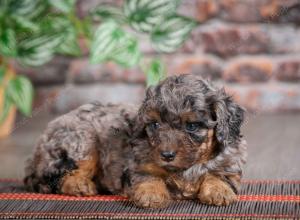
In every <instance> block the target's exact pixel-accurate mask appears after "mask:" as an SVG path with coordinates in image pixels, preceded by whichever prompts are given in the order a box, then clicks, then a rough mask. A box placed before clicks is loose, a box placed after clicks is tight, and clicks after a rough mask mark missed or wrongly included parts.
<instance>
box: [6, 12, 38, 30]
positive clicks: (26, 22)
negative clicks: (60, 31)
mask: <svg viewBox="0 0 300 220" xmlns="http://www.w3.org/2000/svg"><path fill="white" fill-rule="evenodd" d="M11 18H12V19H13V20H14V21H15V23H16V25H17V27H18V28H20V29H26V30H29V31H31V32H38V31H39V30H40V27H39V25H38V23H37V22H33V21H31V20H30V19H28V18H26V17H21V16H18V15H12V16H11ZM20 31H21V30H20Z"/></svg>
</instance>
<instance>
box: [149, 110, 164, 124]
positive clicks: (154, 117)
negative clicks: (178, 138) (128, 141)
mask: <svg viewBox="0 0 300 220" xmlns="http://www.w3.org/2000/svg"><path fill="white" fill-rule="evenodd" d="M146 119H147V121H157V122H161V118H160V113H159V112H157V111H155V110H150V111H148V112H146Z"/></svg>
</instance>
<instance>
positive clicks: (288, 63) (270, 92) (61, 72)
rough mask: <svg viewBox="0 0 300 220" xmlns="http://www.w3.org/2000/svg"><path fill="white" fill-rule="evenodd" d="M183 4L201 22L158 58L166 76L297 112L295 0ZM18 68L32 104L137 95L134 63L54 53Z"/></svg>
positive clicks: (186, 0) (134, 98)
mask: <svg viewBox="0 0 300 220" xmlns="http://www.w3.org/2000/svg"><path fill="white" fill-rule="evenodd" d="M98 2H104V1H103V0H98V1H96V0H89V1H83V0H81V1H80V4H79V5H78V7H79V9H80V11H81V12H83V13H84V12H85V11H87V10H88V8H90V7H93V5H95V4H97V3H98ZM106 2H107V1H106ZM108 2H114V3H116V2H115V1H108ZM120 2H122V1H120V0H118V1H117V3H118V4H120ZM182 2H183V3H182V5H181V7H180V12H181V13H182V14H184V15H188V16H192V17H194V18H195V19H197V20H198V21H201V23H202V24H201V25H200V26H199V27H197V28H196V29H195V30H194V31H193V33H192V35H191V37H190V39H189V40H188V41H187V42H186V43H185V45H184V46H183V47H182V48H181V49H179V50H178V51H177V52H176V53H173V54H169V55H164V56H163V60H164V62H165V63H166V64H167V67H168V74H169V75H172V74H182V73H192V74H195V75H201V76H203V77H205V78H210V79H212V80H214V81H216V83H218V84H224V85H225V88H226V89H227V90H228V92H229V93H231V94H233V96H234V97H235V98H236V99H237V100H238V101H239V102H240V103H241V104H242V105H244V106H245V107H247V108H248V109H249V110H252V111H259V112H278V111H299V110H300V27H299V26H298V25H300V2H299V0H182ZM141 46H142V48H143V51H144V52H145V53H146V54H147V56H148V57H153V56H154V55H155V53H154V51H153V50H152V49H151V46H150V45H149V43H148V42H147V41H145V40H143V45H141ZM19 72H22V73H25V74H27V75H28V76H30V78H31V79H32V81H33V82H34V84H35V86H36V103H35V106H36V107H38V106H45V105H47V106H50V107H51V109H52V110H55V111H57V112H65V111H67V110H69V109H71V108H74V107H76V106H78V105H80V104H82V103H86V102H89V101H92V100H100V101H103V102H109V101H111V102H140V101H141V99H142V98H143V91H144V82H145V76H144V75H143V73H142V72H140V71H139V70H138V69H130V70H129V69H122V68H120V67H118V66H117V65H115V64H113V63H106V64H101V65H100V64H99V65H91V64H89V63H88V59H87V57H83V58H80V59H71V58H66V57H56V58H55V59H54V60H53V61H51V62H50V63H49V64H47V65H45V66H44V67H41V68H38V69H28V68H27V69H24V68H20V69H19Z"/></svg>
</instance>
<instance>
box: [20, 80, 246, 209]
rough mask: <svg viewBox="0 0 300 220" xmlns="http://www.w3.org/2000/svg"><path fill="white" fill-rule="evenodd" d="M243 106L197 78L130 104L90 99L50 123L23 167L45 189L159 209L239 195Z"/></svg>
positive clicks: (34, 186)
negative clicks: (175, 201) (174, 202)
mask: <svg viewBox="0 0 300 220" xmlns="http://www.w3.org/2000/svg"><path fill="white" fill-rule="evenodd" d="M243 118H244V111H243V109H242V108H241V107H239V106H238V105H237V104H236V103H234V102H233V101H232V99H231V98H230V97H229V96H228V95H226V94H225V92H224V90H222V89H221V90H220V89H216V88H215V87H213V86H212V85H211V84H210V83H208V82H206V81H204V80H202V79H201V78H198V77H196V76H193V75H181V76H173V77H169V78H167V79H166V80H164V81H162V82H161V83H160V84H159V85H157V86H155V87H150V88H149V89H148V90H147V93H146V97H145V99H144V101H143V103H142V105H141V106H140V108H139V110H137V109H135V107H133V106H126V107H125V106H115V105H108V106H102V105H101V104H97V103H96V104H88V105H84V106H81V107H79V108H78V109H76V110H74V111H72V112H70V113H68V114H66V115H64V116H61V117H60V118H58V119H56V120H54V121H53V122H51V123H50V124H49V125H48V128H47V129H46V131H45V133H44V134H43V135H42V137H41V139H40V141H39V142H38V145H37V148H36V151H35V154H34V157H33V159H32V160H31V161H30V162H29V166H28V167H27V169H26V177H25V180H24V181H25V184H26V185H27V186H28V187H29V189H31V190H34V191H38V192H43V193H64V194H69V195H95V194H97V193H103V192H109V193H112V194H122V195H127V196H129V198H130V199H131V200H133V201H134V202H135V203H136V204H137V205H138V206H141V207H151V208H160V207H164V206H166V205H167V204H168V203H169V201H170V200H171V199H172V198H198V199H199V200H200V201H201V202H203V203H206V204H212V205H227V204H230V203H231V202H234V201H235V200H236V194H237V192H238V190H239V185H240V178H241V175H242V169H241V166H242V164H243V163H244V162H245V152H246V149H245V144H244V141H243V140H242V137H241V135H240V126H241V124H242V122H243Z"/></svg>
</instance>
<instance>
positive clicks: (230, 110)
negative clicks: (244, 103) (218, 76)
mask: <svg viewBox="0 0 300 220" xmlns="http://www.w3.org/2000/svg"><path fill="white" fill-rule="evenodd" d="M208 102H209V104H210V106H211V109H212V112H213V117H214V119H215V121H216V123H217V125H216V127H215V135H216V138H217V140H218V142H219V143H221V144H222V145H223V146H228V144H231V143H235V142H236V141H238V140H239V138H240V129H241V125H242V123H243V121H244V112H245V110H244V109H243V108H242V107H240V106H239V105H238V104H237V103H235V102H234V101H233V100H232V98H231V97H230V96H228V95H227V94H226V93H225V91H224V89H221V90H217V91H214V92H213V93H212V94H211V96H210V97H209V100H208Z"/></svg>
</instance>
